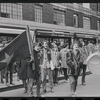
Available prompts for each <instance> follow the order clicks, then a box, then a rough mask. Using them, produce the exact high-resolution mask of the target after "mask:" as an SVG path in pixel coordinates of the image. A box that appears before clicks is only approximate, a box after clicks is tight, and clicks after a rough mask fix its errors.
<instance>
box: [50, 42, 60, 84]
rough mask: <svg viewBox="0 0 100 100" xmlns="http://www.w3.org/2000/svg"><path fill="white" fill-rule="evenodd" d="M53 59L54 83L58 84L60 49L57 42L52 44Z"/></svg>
mask: <svg viewBox="0 0 100 100" xmlns="http://www.w3.org/2000/svg"><path fill="white" fill-rule="evenodd" d="M51 61H52V63H53V66H54V69H53V83H54V85H55V84H58V67H59V51H58V48H57V45H56V44H52V49H51Z"/></svg>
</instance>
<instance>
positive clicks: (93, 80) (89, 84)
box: [0, 74, 100, 97]
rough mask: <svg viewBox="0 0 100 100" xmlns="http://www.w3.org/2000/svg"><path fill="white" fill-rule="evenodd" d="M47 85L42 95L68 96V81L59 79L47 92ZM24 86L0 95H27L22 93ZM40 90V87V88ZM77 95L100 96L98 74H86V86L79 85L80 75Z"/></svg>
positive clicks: (99, 76)
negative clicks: (52, 88)
mask: <svg viewBox="0 0 100 100" xmlns="http://www.w3.org/2000/svg"><path fill="white" fill-rule="evenodd" d="M33 90H34V95H35V96H36V94H35V93H36V89H35V86H34V87H33ZM49 90H50V89H49V86H48V84H47V93H45V94H42V95H41V96H42V97H70V88H69V82H68V83H66V82H65V80H60V81H59V84H58V85H56V86H54V90H55V92H54V93H51V92H49ZM23 91H24V88H20V89H15V90H10V91H6V92H0V97H27V94H23ZM41 91H42V89H41ZM76 93H77V94H76V96H77V97H100V75H93V74H90V75H87V76H86V86H83V85H81V76H80V77H79V80H78V87H77V91H76Z"/></svg>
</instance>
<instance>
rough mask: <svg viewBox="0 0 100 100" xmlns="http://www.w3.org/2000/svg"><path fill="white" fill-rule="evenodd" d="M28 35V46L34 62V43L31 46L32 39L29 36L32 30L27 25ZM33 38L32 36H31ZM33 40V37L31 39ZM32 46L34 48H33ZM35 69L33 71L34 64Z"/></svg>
mask: <svg viewBox="0 0 100 100" xmlns="http://www.w3.org/2000/svg"><path fill="white" fill-rule="evenodd" d="M26 34H27V40H28V45H29V51H30V56H31V60H34V57H33V43H32V45H31V43H30V39H29V35H30V29H29V26H28V25H27V30H26ZM30 36H31V35H30ZM30 38H31V37H30ZM31 46H32V47H31ZM32 66H33V67H32V68H33V70H34V69H35V65H34V64H33V65H32Z"/></svg>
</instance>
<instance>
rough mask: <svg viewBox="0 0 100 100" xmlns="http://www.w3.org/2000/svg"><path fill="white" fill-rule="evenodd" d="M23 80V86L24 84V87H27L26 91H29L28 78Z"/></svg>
mask: <svg viewBox="0 0 100 100" xmlns="http://www.w3.org/2000/svg"><path fill="white" fill-rule="evenodd" d="M22 82H23V86H24V88H25V91H26V92H27V89H28V88H27V80H26V79H24V80H22Z"/></svg>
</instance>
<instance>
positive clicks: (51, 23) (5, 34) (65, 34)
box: [0, 3, 100, 41]
mask: <svg viewBox="0 0 100 100" xmlns="http://www.w3.org/2000/svg"><path fill="white" fill-rule="evenodd" d="M0 8H1V9H0V38H1V39H2V40H3V41H6V40H9V39H12V38H13V37H15V36H16V35H17V34H20V33H21V32H22V31H23V30H25V28H26V25H29V27H30V30H31V31H35V32H36V35H37V37H38V38H41V39H44V38H47V39H49V40H50V39H51V40H52V39H57V40H60V41H66V39H67V40H68V41H71V40H72V41H73V34H74V33H75V34H76V35H77V37H79V38H84V40H87V39H92V40H94V41H96V37H97V35H100V3H0ZM59 38H60V39H59Z"/></svg>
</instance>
